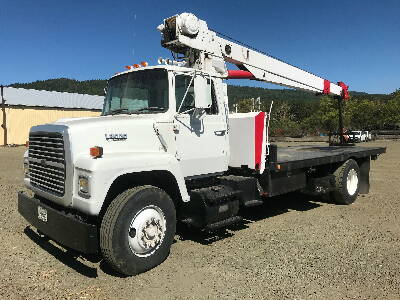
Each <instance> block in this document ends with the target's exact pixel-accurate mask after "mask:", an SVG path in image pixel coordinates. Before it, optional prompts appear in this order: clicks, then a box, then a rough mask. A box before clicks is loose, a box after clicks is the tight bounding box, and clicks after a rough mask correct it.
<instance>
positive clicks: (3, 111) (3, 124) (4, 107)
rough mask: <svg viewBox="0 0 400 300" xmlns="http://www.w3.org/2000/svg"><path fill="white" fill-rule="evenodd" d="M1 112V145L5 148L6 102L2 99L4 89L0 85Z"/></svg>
mask: <svg viewBox="0 0 400 300" xmlns="http://www.w3.org/2000/svg"><path fill="white" fill-rule="evenodd" d="M1 110H2V113H3V123H2V124H1V127H2V128H3V131H4V135H3V138H4V140H3V144H4V146H7V115H6V100H5V99H4V87H3V85H1Z"/></svg>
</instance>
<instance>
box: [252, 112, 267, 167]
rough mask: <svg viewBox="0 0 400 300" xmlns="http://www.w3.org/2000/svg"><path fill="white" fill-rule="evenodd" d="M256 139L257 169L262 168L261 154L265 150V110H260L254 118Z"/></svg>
mask: <svg viewBox="0 0 400 300" xmlns="http://www.w3.org/2000/svg"><path fill="white" fill-rule="evenodd" d="M254 127H255V132H254V139H255V149H254V155H255V157H254V163H255V166H254V167H255V169H256V170H260V167H261V155H262V150H263V139H264V128H265V112H260V113H259V114H258V115H257V116H256V117H255V120H254Z"/></svg>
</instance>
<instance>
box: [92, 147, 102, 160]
mask: <svg viewBox="0 0 400 300" xmlns="http://www.w3.org/2000/svg"><path fill="white" fill-rule="evenodd" d="M90 156H92V157H93V158H100V157H102V156H103V147H99V146H95V147H92V148H90Z"/></svg>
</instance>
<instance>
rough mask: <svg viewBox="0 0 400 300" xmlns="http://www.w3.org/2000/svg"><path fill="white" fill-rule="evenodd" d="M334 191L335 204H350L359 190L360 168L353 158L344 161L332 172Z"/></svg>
mask: <svg viewBox="0 0 400 300" xmlns="http://www.w3.org/2000/svg"><path fill="white" fill-rule="evenodd" d="M333 175H334V176H335V186H336V188H335V191H333V198H334V200H335V202H336V203H337V204H345V205H348V204H352V203H353V202H354V201H355V200H356V199H357V196H358V191H359V190H360V168H359V167H358V164H357V163H356V161H355V160H353V159H349V160H347V161H346V162H344V163H343V164H342V165H341V166H340V167H339V168H338V169H337V170H336V171H335V172H334V173H333Z"/></svg>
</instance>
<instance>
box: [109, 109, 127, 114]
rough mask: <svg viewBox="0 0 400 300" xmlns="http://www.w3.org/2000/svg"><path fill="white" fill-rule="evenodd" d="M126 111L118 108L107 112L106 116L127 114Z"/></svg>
mask: <svg viewBox="0 0 400 300" xmlns="http://www.w3.org/2000/svg"><path fill="white" fill-rule="evenodd" d="M128 111H129V110H128V109H127V108H118V109H114V110H111V111H109V112H108V113H107V115H115V114H119V113H122V112H128Z"/></svg>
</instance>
